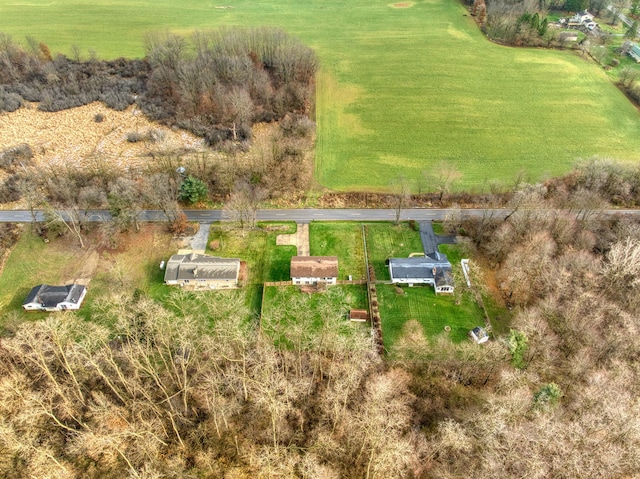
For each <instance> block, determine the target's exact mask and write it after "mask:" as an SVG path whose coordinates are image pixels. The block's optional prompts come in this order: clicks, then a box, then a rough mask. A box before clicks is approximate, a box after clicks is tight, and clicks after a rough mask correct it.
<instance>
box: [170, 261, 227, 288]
mask: <svg viewBox="0 0 640 479" xmlns="http://www.w3.org/2000/svg"><path fill="white" fill-rule="evenodd" d="M239 274H240V260H239V259H238V258H218V257H216V256H209V255H206V254H200V253H194V252H187V253H178V254H174V255H173V256H172V257H171V258H169V261H167V264H166V269H165V273H164V282H165V284H168V285H179V286H182V287H193V288H194V289H202V288H208V289H227V288H236V287H237V286H238V277H239Z"/></svg>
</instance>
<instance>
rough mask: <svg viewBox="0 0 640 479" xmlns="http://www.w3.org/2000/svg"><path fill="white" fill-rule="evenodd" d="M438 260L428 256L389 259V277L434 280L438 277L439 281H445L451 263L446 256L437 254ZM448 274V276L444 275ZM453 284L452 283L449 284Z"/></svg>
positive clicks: (449, 272)
mask: <svg viewBox="0 0 640 479" xmlns="http://www.w3.org/2000/svg"><path fill="white" fill-rule="evenodd" d="M438 255H439V259H434V258H432V257H430V256H418V257H416V256H414V257H413V258H390V259H389V267H390V270H391V275H392V277H393V278H395V279H415V278H423V279H434V280H437V279H438V277H439V278H440V281H441V282H443V284H445V283H444V282H445V281H447V279H448V278H449V277H451V263H449V260H448V259H447V255H445V254H443V253H438ZM445 271H447V272H448V275H447V274H445ZM451 284H453V283H451Z"/></svg>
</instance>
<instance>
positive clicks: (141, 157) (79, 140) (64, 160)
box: [0, 103, 205, 169]
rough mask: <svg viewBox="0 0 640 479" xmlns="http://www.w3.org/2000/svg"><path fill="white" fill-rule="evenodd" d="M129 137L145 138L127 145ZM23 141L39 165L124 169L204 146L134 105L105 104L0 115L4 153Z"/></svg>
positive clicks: (24, 109)
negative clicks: (105, 165)
mask: <svg viewBox="0 0 640 479" xmlns="http://www.w3.org/2000/svg"><path fill="white" fill-rule="evenodd" d="M98 115H100V116H101V118H100V116H98ZM96 118H98V119H101V121H96ZM130 134H135V135H137V137H138V138H140V140H139V141H136V142H131V141H128V138H129V136H130ZM22 143H26V144H28V145H29V146H30V147H31V149H32V150H33V152H34V158H33V160H34V162H35V163H36V164H37V165H47V164H52V165H62V164H65V165H71V166H78V167H84V166H87V165H89V164H91V163H94V162H96V161H98V160H100V161H108V162H109V163H110V164H112V165H114V166H117V167H119V168H124V169H128V168H130V167H137V166H141V165H144V164H145V163H146V162H148V161H149V156H148V155H149V153H150V152H158V151H175V150H192V151H201V150H203V149H204V148H205V145H204V142H203V140H202V139H201V138H198V137H196V136H194V135H192V134H191V133H189V132H186V131H184V130H173V129H171V128H168V127H165V126H162V125H159V124H157V123H154V122H152V121H149V120H148V119H147V118H146V117H145V116H144V115H143V114H142V112H141V111H140V110H139V109H137V108H136V107H135V105H134V106H131V107H129V108H128V109H127V110H125V111H115V110H111V109H109V108H107V107H106V106H104V105H103V104H102V103H92V104H90V105H85V106H81V107H78V108H71V109H69V110H63V111H59V112H55V113H49V112H43V111H40V110H38V109H37V108H36V106H35V105H29V106H28V107H27V108H20V109H19V110H16V111H14V112H12V113H2V114H0V151H1V150H4V149H7V148H11V147H14V146H16V145H20V144H22Z"/></svg>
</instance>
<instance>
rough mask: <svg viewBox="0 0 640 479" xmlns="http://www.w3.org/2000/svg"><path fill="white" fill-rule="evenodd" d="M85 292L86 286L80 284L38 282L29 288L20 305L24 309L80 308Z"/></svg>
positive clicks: (60, 309) (55, 309)
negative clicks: (51, 284) (60, 284)
mask: <svg viewBox="0 0 640 479" xmlns="http://www.w3.org/2000/svg"><path fill="white" fill-rule="evenodd" d="M86 294H87V287H86V286H83V285H81V284H75V283H74V284H67V285H66V286H50V285H48V284H39V285H38V286H35V287H33V288H32V289H31V291H30V292H29V294H28V295H27V297H26V299H25V300H24V301H23V303H22V307H23V308H24V309H25V310H26V311H65V310H76V309H80V305H81V304H82V301H83V300H84V297H85V296H86Z"/></svg>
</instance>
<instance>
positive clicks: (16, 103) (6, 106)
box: [0, 87, 23, 112]
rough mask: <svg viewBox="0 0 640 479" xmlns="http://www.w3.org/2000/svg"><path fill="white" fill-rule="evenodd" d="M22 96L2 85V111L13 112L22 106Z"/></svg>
mask: <svg viewBox="0 0 640 479" xmlns="http://www.w3.org/2000/svg"><path fill="white" fill-rule="evenodd" d="M22 103H23V101H22V97H21V96H20V95H18V94H17V93H7V92H6V91H5V90H4V88H2V87H0V111H7V112H12V111H16V110H17V109H18V108H20V107H21V106H22Z"/></svg>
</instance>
